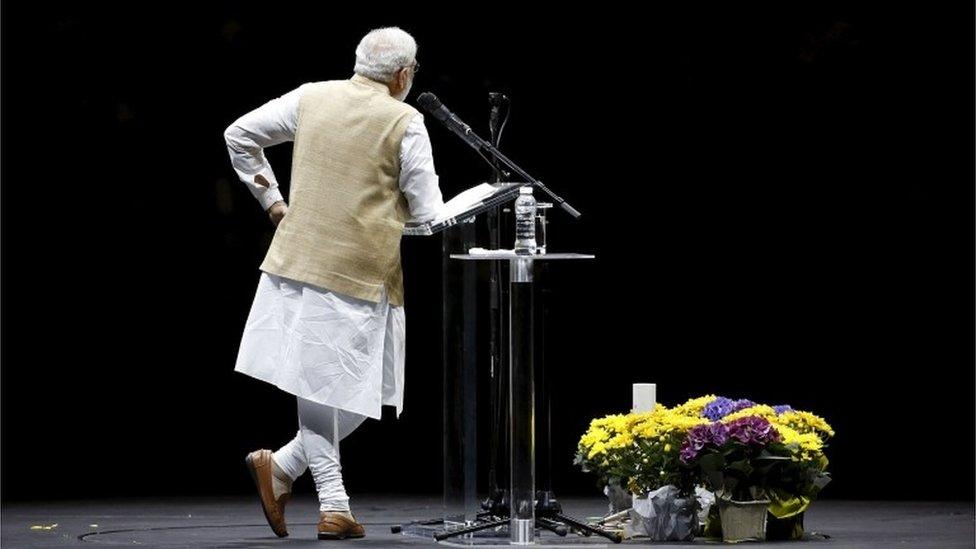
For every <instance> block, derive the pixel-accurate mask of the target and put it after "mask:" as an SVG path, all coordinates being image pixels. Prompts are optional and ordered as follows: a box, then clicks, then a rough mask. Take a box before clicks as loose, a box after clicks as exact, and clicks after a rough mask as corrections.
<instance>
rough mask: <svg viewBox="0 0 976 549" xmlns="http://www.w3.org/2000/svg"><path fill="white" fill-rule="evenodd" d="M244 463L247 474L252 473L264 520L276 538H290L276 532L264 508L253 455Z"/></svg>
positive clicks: (286, 534) (284, 533) (285, 534)
mask: <svg viewBox="0 0 976 549" xmlns="http://www.w3.org/2000/svg"><path fill="white" fill-rule="evenodd" d="M244 463H246V464H247V472H248V473H251V480H253V481H254V487H255V488H257V491H258V501H259V502H261V511H262V512H263V513H264V520H266V521H268V526H270V527H271V531H272V532H274V534H275V535H276V536H278V537H279V538H285V537H288V532H283V533H281V534H279V533H278V532H275V529H274V526H271V517H270V516H269V515H268V509H267V508H266V507H265V506H264V500H263V499H261V484H260V483H259V482H258V470H257V468H256V467H255V466H254V458H252V457H251V454H248V455H247V457H246V458H244Z"/></svg>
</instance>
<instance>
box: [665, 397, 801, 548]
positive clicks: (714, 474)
mask: <svg viewBox="0 0 976 549" xmlns="http://www.w3.org/2000/svg"><path fill="white" fill-rule="evenodd" d="M779 440H780V435H779V432H778V431H777V430H776V429H775V428H774V427H773V426H772V424H770V422H769V421H768V420H767V419H765V418H762V417H758V416H748V417H743V418H738V419H735V420H732V421H729V422H728V423H723V422H720V421H716V422H712V423H709V424H706V425H700V426H698V427H695V428H693V429H691V430H690V431H689V432H688V435H687V437H685V440H684V442H683V443H682V446H681V460H682V461H683V462H684V463H685V464H687V465H688V466H690V467H693V468H694V469H695V470H696V471H697V472H698V475H699V477H700V478H701V480H702V481H703V482H704V483H705V485H706V486H707V487H708V488H709V489H711V490H712V491H714V492H715V494H716V496H717V499H718V508H719V516H720V517H721V524H722V539H723V540H725V541H728V542H738V541H746V540H760V541H761V540H765V539H766V513H767V511H768V509H769V504H770V500H769V498H768V485H769V480H770V471H771V470H772V469H773V468H774V467H775V465H776V464H777V463H780V462H783V461H789V459H790V458H789V457H785V456H783V455H778V453H777V452H775V450H776V449H777V447H776V446H774V444H775V443H777V442H778V441H779Z"/></svg>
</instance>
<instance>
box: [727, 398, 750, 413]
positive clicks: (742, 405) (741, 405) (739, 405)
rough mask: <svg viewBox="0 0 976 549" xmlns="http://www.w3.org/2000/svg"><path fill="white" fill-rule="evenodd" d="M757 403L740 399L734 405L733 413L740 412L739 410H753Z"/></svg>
mask: <svg viewBox="0 0 976 549" xmlns="http://www.w3.org/2000/svg"><path fill="white" fill-rule="evenodd" d="M755 405H756V403H755V402H753V401H751V400H749V399H748V398H740V399H739V400H737V401H735V402H733V403H732V411H733V412H738V411H739V410H745V409H746V408H752V407H753V406H755Z"/></svg>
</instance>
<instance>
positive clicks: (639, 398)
mask: <svg viewBox="0 0 976 549" xmlns="http://www.w3.org/2000/svg"><path fill="white" fill-rule="evenodd" d="M656 405H657V384H655V383H635V384H634V411H635V412H650V411H651V410H653V409H654V406H656Z"/></svg>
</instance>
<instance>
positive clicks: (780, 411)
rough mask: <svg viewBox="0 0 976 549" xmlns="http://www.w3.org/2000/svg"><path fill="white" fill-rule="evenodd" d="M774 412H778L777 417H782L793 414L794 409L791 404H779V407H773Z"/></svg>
mask: <svg viewBox="0 0 976 549" xmlns="http://www.w3.org/2000/svg"><path fill="white" fill-rule="evenodd" d="M773 410H775V411H776V415H780V414H785V413H786V412H792V411H793V407H792V406H790V405H789V404H779V405H777V406H773Z"/></svg>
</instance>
